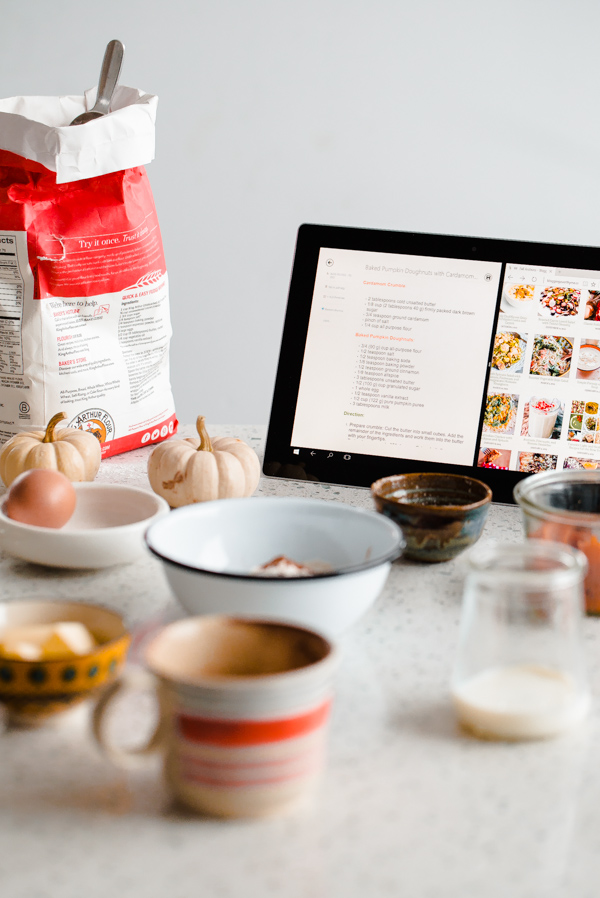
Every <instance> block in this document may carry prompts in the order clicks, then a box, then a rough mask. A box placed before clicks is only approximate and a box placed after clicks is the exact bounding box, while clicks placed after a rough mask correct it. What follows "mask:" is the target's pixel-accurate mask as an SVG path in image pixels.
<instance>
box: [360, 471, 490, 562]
mask: <svg viewBox="0 0 600 898" xmlns="http://www.w3.org/2000/svg"><path fill="white" fill-rule="evenodd" d="M371 494H372V496H373V499H374V501H375V506H376V508H377V511H379V512H380V513H381V514H384V515H386V517H388V518H391V520H392V521H394V522H395V523H396V524H397V525H398V526H399V527H400V529H401V530H402V533H403V535H404V539H405V540H406V548H405V550H404V557H406V558H412V559H414V560H415V561H428V562H431V561H434V562H435V561H449V560H450V559H451V558H454V557H455V556H456V555H459V554H460V553H461V552H463V551H464V550H465V549H467V548H468V547H469V546H472V545H473V544H474V543H476V542H477V540H478V539H479V537H480V536H481V531H482V530H483V526H484V524H485V519H486V517H487V513H488V510H489V507H490V502H491V500H492V491H491V489H490V488H489V486H487V485H486V484H485V483H482V482H481V481H480V480H475V479H474V478H472V477H464V476H462V475H460V474H435V473H423V474H418V473H417V474H398V475H395V476H391V477H383V478H382V479H381V480H377V481H376V482H375V483H373V484H372V485H371Z"/></svg>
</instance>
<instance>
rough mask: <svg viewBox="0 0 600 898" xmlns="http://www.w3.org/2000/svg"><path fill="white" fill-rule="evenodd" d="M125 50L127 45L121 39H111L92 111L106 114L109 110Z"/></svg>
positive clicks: (105, 54) (103, 62) (103, 61)
mask: <svg viewBox="0 0 600 898" xmlns="http://www.w3.org/2000/svg"><path fill="white" fill-rule="evenodd" d="M124 50H125V47H124V46H123V44H122V43H121V41H110V43H109V44H108V46H107V47H106V52H105V53H104V59H103V60H102V69H101V71H100V80H99V82H98V93H97V95H96V102H95V103H94V108H93V110H91V111H92V112H98V113H101V114H102V115H106V113H107V112H109V110H110V101H111V100H112V95H113V92H114V89H115V87H116V86H117V81H118V80H119V75H120V73H121V66H122V64H123V52H124Z"/></svg>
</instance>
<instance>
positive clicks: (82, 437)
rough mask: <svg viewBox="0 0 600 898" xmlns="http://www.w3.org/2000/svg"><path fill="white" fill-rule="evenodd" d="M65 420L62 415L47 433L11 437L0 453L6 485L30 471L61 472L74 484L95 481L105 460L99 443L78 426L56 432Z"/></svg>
mask: <svg viewBox="0 0 600 898" xmlns="http://www.w3.org/2000/svg"><path fill="white" fill-rule="evenodd" d="M66 417H67V416H66V415H65V413H64V412H59V413H58V414H57V415H54V417H53V418H51V420H50V422H49V424H48V426H47V427H46V430H32V431H30V432H29V433H17V434H15V436H14V437H11V438H10V440H9V441H8V443H6V444H5V445H4V447H3V449H2V451H1V452H0V477H1V478H2V481H3V483H4V484H5V486H10V485H11V483H12V482H13V480H14V479H15V478H16V477H18V476H19V474H21V473H22V472H23V471H29V470H30V469H31V468H49V469H51V470H53V471H60V472H61V473H62V474H64V475H65V477H68V478H69V480H71V481H75V482H80V481H82V480H93V479H94V477H95V476H96V474H97V473H98V468H99V467H100V461H101V459H102V450H101V448H100V443H99V441H98V440H97V439H96V437H95V436H94V434H93V433H87V431H85V430H79V428H77V427H61V428H59V429H58V430H56V425H57V424H58V422H59V421H62V420H63V418H66Z"/></svg>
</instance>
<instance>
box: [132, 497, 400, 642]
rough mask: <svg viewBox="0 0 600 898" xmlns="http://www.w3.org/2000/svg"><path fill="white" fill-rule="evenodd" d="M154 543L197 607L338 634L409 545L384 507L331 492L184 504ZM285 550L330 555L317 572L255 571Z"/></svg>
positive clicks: (174, 581)
mask: <svg viewBox="0 0 600 898" xmlns="http://www.w3.org/2000/svg"><path fill="white" fill-rule="evenodd" d="M146 542H147V544H148V546H149V548H150V550H151V552H153V553H154V555H156V556H157V558H159V559H160V560H161V561H162V562H163V564H164V567H165V573H166V576H167V579H168V581H169V584H170V586H171V589H172V590H173V592H174V593H175V595H176V597H177V598H178V599H179V601H180V602H181V604H182V605H183V607H184V608H185V609H186V610H187V611H189V612H190V613H192V614H228V615H238V616H244V617H252V618H263V619H268V620H279V621H288V622H292V623H296V624H301V625H303V626H305V627H309V628H311V629H313V630H318V631H319V632H321V633H323V634H325V635H327V636H336V635H338V634H339V633H341V632H343V631H344V630H346V629H347V628H348V627H349V626H351V625H352V624H353V623H354V622H355V621H357V620H358V619H359V618H360V617H361V616H362V615H363V614H364V613H365V612H366V611H367V609H368V608H369V607H370V606H371V605H372V604H373V602H374V601H375V599H376V598H377V596H378V595H379V593H380V592H381V590H382V588H383V585H384V583H385V581H386V578H387V575H388V573H389V570H390V566H391V563H392V561H393V560H394V559H395V558H397V557H398V556H399V555H400V554H401V551H402V547H403V545H404V541H403V537H402V534H401V532H400V529H399V528H398V527H397V526H396V524H394V523H393V522H392V521H390V520H388V519H387V518H385V517H383V515H379V514H377V513H376V512H372V511H364V510H363V509H359V508H353V507H351V506H349V505H344V504H342V503H339V502H329V501H324V500H321V499H294V498H275V497H271V498H266V497H257V498H251V499H221V500H217V501H214V502H204V503H202V504H197V505H188V506H186V507H184V508H177V509H175V510H174V511H171V513H170V514H169V515H168V516H167V517H165V518H163V519H161V520H159V521H156V522H155V523H154V524H152V526H151V527H150V528H149V529H148V531H147V533H146ZM280 555H284V556H286V557H287V558H290V559H292V560H293V561H295V562H298V563H300V564H302V563H306V562H310V561H319V562H327V563H328V564H329V565H331V566H332V568H333V571H332V572H331V573H326V574H318V575H316V576H313V577H294V578H289V579H288V578H273V577H265V576H254V575H252V574H250V571H251V570H252V569H253V568H255V567H256V566H259V565H261V564H265V563H267V562H269V561H271V560H272V559H273V558H276V557H278V556H280Z"/></svg>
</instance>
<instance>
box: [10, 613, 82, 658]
mask: <svg viewBox="0 0 600 898" xmlns="http://www.w3.org/2000/svg"><path fill="white" fill-rule="evenodd" d="M96 644H97V643H96V640H95V639H94V637H93V635H92V634H91V633H90V631H89V630H88V628H87V627H86V626H85V624H82V623H79V621H60V622H59V623H55V624H32V625H30V626H24V627H13V628H9V629H7V630H5V631H4V632H2V633H0V655H1V656H2V657H4V658H15V659H20V660H22V661H66V660H68V659H69V658H78V657H80V656H81V655H87V654H88V653H89V652H92V651H93V650H94V649H95V648H96Z"/></svg>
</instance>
